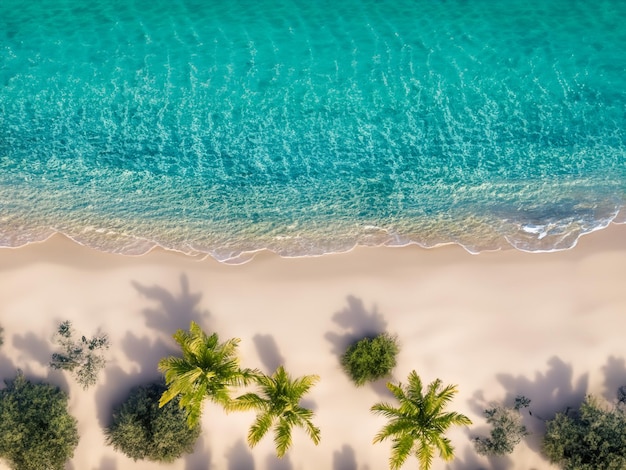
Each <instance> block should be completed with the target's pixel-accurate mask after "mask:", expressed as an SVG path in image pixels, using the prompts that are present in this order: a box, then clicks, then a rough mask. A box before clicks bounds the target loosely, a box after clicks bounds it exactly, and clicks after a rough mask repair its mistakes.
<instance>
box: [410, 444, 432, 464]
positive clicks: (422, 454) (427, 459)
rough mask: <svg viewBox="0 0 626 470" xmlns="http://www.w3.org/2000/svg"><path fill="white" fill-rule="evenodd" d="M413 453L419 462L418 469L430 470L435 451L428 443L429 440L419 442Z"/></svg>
mask: <svg viewBox="0 0 626 470" xmlns="http://www.w3.org/2000/svg"><path fill="white" fill-rule="evenodd" d="M415 455H416V456H417V458H418V460H419V462H420V470H430V467H431V466H432V464H433V458H434V457H435V453H434V450H433V447H432V446H431V445H430V442H419V443H418V446H417V450H416V452H415Z"/></svg>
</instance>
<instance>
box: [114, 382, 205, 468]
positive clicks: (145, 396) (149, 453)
mask: <svg viewBox="0 0 626 470" xmlns="http://www.w3.org/2000/svg"><path fill="white" fill-rule="evenodd" d="M165 390H166V387H165V384H163V383H160V382H159V383H153V384H150V385H147V386H141V387H135V388H134V389H132V390H131V392H130V395H129V396H128V398H127V399H126V401H125V402H124V403H123V404H122V405H121V406H120V407H119V408H118V409H116V410H115V411H114V412H113V423H112V424H111V426H109V427H108V428H107V429H105V435H106V439H107V443H108V444H109V445H112V446H113V447H114V448H115V449H116V450H119V451H120V452H123V453H124V454H126V455H127V456H128V457H130V458H132V459H134V460H152V461H157V462H173V461H174V460H176V459H177V458H179V457H180V456H182V455H183V454H185V453H188V452H191V451H192V450H193V445H194V443H195V442H196V440H197V439H198V436H199V435H200V425H199V424H197V425H195V426H193V427H192V428H189V427H188V426H187V422H186V415H185V411H184V410H182V409H181V408H180V407H179V399H178V398H174V399H173V400H171V401H170V402H168V403H167V404H166V405H164V406H163V407H162V408H159V399H160V398H161V395H162V394H163V392H164V391H165Z"/></svg>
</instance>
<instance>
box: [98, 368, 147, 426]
mask: <svg viewBox="0 0 626 470" xmlns="http://www.w3.org/2000/svg"><path fill="white" fill-rule="evenodd" d="M104 376H105V377H104V380H103V381H102V383H101V384H100V385H99V386H98V389H97V390H96V396H95V401H96V409H97V416H98V422H99V423H100V426H101V427H102V428H103V429H104V428H107V427H109V426H110V425H111V423H112V420H113V410H114V409H115V408H117V407H118V406H120V405H121V404H122V403H123V402H124V400H126V398H127V397H128V394H129V393H130V390H131V389H132V388H133V387H135V386H137V385H143V382H142V380H141V377H139V376H136V375H135V374H133V373H127V372H125V371H124V370H123V369H121V368H120V367H119V366H117V365H113V366H110V367H108V368H107V370H106V372H105V374H104Z"/></svg>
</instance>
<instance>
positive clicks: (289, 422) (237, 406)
mask: <svg viewBox="0 0 626 470" xmlns="http://www.w3.org/2000/svg"><path fill="white" fill-rule="evenodd" d="M318 380H319V377H318V376H317V375H305V376H303V377H300V378H298V379H295V380H293V379H292V378H291V377H290V375H289V374H288V373H287V372H285V369H284V367H283V366H280V367H279V368H278V369H276V371H275V372H274V373H273V374H272V375H271V376H267V375H259V376H257V377H256V382H257V384H258V386H259V388H260V391H261V394H260V395H258V394H256V393H246V394H245V395H242V396H240V397H238V398H236V399H235V400H233V401H232V402H231V404H230V407H229V408H230V409H233V410H249V409H254V410H257V411H258V414H257V417H256V419H255V421H254V423H253V424H252V426H251V427H250V431H249V432H248V444H249V445H250V447H254V446H255V445H256V444H257V443H258V442H259V441H260V440H261V439H262V438H263V436H265V434H266V433H267V431H269V429H270V428H271V427H272V426H273V428H274V443H275V444H276V455H277V456H278V457H283V456H284V455H285V452H286V451H287V449H289V447H290V446H291V431H292V428H293V427H294V426H299V427H301V428H304V430H305V431H306V433H307V434H308V435H309V437H310V438H311V440H312V441H313V442H314V443H315V445H317V444H318V443H319V441H320V430H319V428H317V427H315V426H314V425H313V423H312V422H311V418H313V411H311V410H310V409H308V408H304V407H302V406H300V400H301V399H302V396H303V395H304V394H306V393H307V392H308V391H309V389H310V388H311V387H312V386H313V385H315V383H316V382H317V381H318Z"/></svg>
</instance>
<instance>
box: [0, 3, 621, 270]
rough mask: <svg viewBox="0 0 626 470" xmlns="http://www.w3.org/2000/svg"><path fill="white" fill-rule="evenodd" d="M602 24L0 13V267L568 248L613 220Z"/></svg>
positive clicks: (107, 7)
mask: <svg viewBox="0 0 626 470" xmlns="http://www.w3.org/2000/svg"><path fill="white" fill-rule="evenodd" d="M85 3H86V4H85ZM259 4H260V5H259ZM625 23H626V2H624V1H622V0H597V1H594V2H589V1H575V0H552V1H551V0H511V1H509V2H493V1H491V0H473V1H463V0H456V1H454V0H449V1H443V0H437V1H435V0H422V1H406V0H395V1H393V2H374V1H356V0H346V1H336V0H334V1H324V0H320V1H317V2H304V1H278V0H274V1H264V2H257V1H237V2H218V1H200V0H195V1H192V0H189V1H174V2H171V1H167V2H166V1H161V0H150V1H146V0H138V1H135V2H132V1H127V0H124V1H111V0H107V1H104V0H101V1H99V2H97V1H94V2H78V1H68V0H65V1H61V0H55V1H51V0H41V1H34V2H23V1H21V0H3V2H2V3H0V246H20V245H23V244H25V243H28V242H32V241H37V240H41V239H44V238H47V237H48V236H49V235H50V234H52V233H54V232H62V233H65V234H67V235H68V236H70V237H72V238H73V239H75V240H77V241H79V242H81V243H84V244H87V245H90V246H93V247H96V248H99V249H102V250H106V251H114V252H121V253H126V254H140V253H143V252H145V251H147V250H148V249H150V248H151V247H152V246H154V245H155V244H157V245H161V246H163V247H166V248H169V249H175V250H180V251H183V252H186V253H190V254H197V253H199V252H200V253H207V254H210V255H211V256H213V257H215V258H217V259H218V260H221V261H237V260H243V259H245V258H246V256H247V254H248V253H250V252H254V251H256V250H260V249H270V250H273V251H275V252H277V253H279V254H281V255H286V256H301V255H317V254H322V253H328V252H334V251H343V250H347V249H350V248H351V247H353V246H354V245H356V244H362V245H379V244H386V245H402V244H407V243H417V244H420V245H423V246H434V245H437V244H441V243H450V242H454V243H460V244H462V245H463V246H465V247H466V248H467V249H468V250H470V251H473V252H477V251H481V250H489V249H499V248H504V247H511V246H512V247H514V248H517V249H523V250H530V251H537V250H539V251H543V250H552V249H564V248H569V247H571V246H573V244H575V241H576V239H577V238H578V236H580V235H581V234H583V233H586V232H588V231H591V230H594V229H597V228H600V227H603V226H605V225H606V224H608V223H609V221H611V220H614V218H615V217H616V215H617V214H618V212H619V210H620V209H621V208H622V207H623V206H624V204H625V201H626V28H624V27H623V25H624V24H625ZM621 222H623V221H621Z"/></svg>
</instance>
